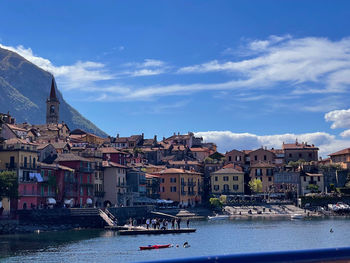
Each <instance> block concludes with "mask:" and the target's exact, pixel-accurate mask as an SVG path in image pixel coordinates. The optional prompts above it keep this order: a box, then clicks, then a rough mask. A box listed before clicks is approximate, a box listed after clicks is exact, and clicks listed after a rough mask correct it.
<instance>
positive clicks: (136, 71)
mask: <svg viewBox="0 0 350 263" xmlns="http://www.w3.org/2000/svg"><path fill="white" fill-rule="evenodd" d="M123 66H124V67H125V68H127V70H124V71H122V72H120V73H118V75H119V76H124V77H142V76H152V75H160V74H163V73H165V72H167V70H168V69H169V66H168V65H167V63H165V62H164V61H161V60H157V59H145V60H144V61H143V62H129V63H125V64H124V65H123Z"/></svg>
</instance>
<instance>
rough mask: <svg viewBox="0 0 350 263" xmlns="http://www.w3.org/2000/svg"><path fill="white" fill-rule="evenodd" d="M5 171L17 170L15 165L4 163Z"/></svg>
mask: <svg viewBox="0 0 350 263" xmlns="http://www.w3.org/2000/svg"><path fill="white" fill-rule="evenodd" d="M5 166H6V169H7V170H14V169H17V166H18V165H17V163H6V164H5Z"/></svg>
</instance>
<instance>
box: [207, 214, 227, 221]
mask: <svg viewBox="0 0 350 263" xmlns="http://www.w3.org/2000/svg"><path fill="white" fill-rule="evenodd" d="M227 218H230V216H229V215H215V216H208V219H209V220H223V219H227Z"/></svg>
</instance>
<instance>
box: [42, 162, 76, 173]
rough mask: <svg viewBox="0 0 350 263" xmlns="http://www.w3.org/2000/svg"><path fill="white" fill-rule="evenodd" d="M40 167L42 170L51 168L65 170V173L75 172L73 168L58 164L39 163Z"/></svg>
mask: <svg viewBox="0 0 350 263" xmlns="http://www.w3.org/2000/svg"><path fill="white" fill-rule="evenodd" d="M38 165H39V166H40V167H41V168H44V169H45V168H50V169H55V170H57V169H61V170H65V171H70V172H74V169H72V168H69V167H67V166H64V165H60V164H58V163H53V164H48V163H40V162H38Z"/></svg>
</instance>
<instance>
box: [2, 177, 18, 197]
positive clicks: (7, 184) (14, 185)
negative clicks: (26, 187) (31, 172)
mask: <svg viewBox="0 0 350 263" xmlns="http://www.w3.org/2000/svg"><path fill="white" fill-rule="evenodd" d="M1 197H9V198H17V197H18V181H17V176H16V173H15V172H11V171H3V172H0V198H1Z"/></svg>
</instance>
